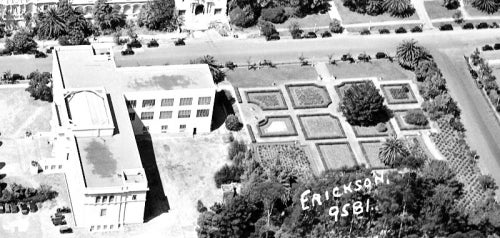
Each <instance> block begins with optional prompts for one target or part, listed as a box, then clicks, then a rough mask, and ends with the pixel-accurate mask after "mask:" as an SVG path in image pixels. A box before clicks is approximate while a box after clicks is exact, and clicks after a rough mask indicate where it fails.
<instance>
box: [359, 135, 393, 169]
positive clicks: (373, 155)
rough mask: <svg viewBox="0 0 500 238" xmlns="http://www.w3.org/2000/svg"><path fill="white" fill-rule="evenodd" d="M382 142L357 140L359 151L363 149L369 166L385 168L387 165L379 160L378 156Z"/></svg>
mask: <svg viewBox="0 0 500 238" xmlns="http://www.w3.org/2000/svg"><path fill="white" fill-rule="evenodd" d="M382 144H383V143H382V141H378V140H374V141H362V142H359V146H360V147H361V151H363V155H364V156H365V158H366V160H367V162H368V164H369V165H370V167H371V168H378V169H382V168H387V166H386V165H385V164H384V163H383V162H382V161H381V160H380V158H379V156H378V153H379V151H380V148H382Z"/></svg>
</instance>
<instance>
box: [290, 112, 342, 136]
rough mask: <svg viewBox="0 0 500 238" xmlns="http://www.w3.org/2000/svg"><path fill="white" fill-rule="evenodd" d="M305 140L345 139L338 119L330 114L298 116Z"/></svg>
mask: <svg viewBox="0 0 500 238" xmlns="http://www.w3.org/2000/svg"><path fill="white" fill-rule="evenodd" d="M298 118H299V123H300V127H301V128H302V131H303V132H304V136H305V138H306V140H313V139H335V138H345V134H344V130H343V129H342V126H341V124H340V121H339V119H338V118H336V117H334V116H332V115H330V114H315V115H299V116H298Z"/></svg>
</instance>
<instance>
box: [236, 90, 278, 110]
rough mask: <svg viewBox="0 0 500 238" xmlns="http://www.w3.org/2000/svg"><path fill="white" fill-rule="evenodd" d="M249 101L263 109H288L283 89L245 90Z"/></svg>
mask: <svg viewBox="0 0 500 238" xmlns="http://www.w3.org/2000/svg"><path fill="white" fill-rule="evenodd" d="M245 95H246V96H247V101H248V103H254V104H256V105H257V106H259V107H260V108H261V109H262V110H264V111H265V110H286V109H288V107H287V105H286V103H285V98H284V97H283V93H282V92H281V90H278V89H277V90H261V91H247V92H245Z"/></svg>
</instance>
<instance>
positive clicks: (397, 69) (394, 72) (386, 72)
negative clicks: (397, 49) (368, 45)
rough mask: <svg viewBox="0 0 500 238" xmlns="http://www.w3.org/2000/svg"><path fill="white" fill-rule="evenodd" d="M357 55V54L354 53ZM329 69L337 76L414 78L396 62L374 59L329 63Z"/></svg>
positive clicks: (392, 78)
mask: <svg viewBox="0 0 500 238" xmlns="http://www.w3.org/2000/svg"><path fill="white" fill-rule="evenodd" d="M353 57H355V58H356V57H357V55H353ZM327 68H328V71H330V74H331V75H333V76H335V77H336V78H339V79H343V78H363V77H381V78H382V80H399V79H412V78H413V77H414V76H413V74H412V73H411V72H410V71H406V70H404V69H403V68H401V66H399V65H398V63H396V62H393V63H391V62H389V61H387V60H373V61H371V62H370V63H359V64H349V63H345V62H339V63H337V64H336V65H332V64H327Z"/></svg>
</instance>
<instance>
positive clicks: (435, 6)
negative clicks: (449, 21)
mask: <svg viewBox="0 0 500 238" xmlns="http://www.w3.org/2000/svg"><path fill="white" fill-rule="evenodd" d="M442 3H443V1H424V5H425V10H426V11H427V14H428V15H429V17H430V18H431V20H434V19H440V18H451V17H452V15H453V13H455V12H456V11H457V9H454V10H448V9H447V8H446V7H443V4H442Z"/></svg>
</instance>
